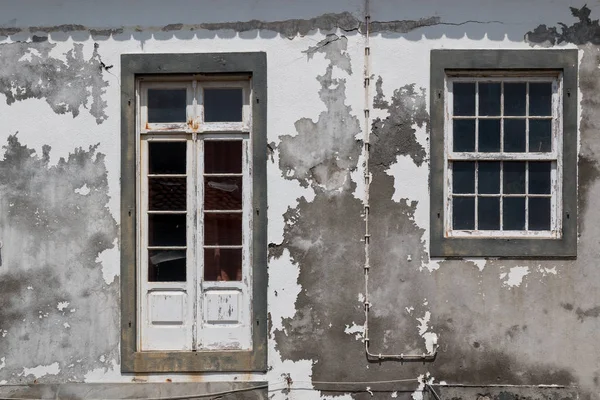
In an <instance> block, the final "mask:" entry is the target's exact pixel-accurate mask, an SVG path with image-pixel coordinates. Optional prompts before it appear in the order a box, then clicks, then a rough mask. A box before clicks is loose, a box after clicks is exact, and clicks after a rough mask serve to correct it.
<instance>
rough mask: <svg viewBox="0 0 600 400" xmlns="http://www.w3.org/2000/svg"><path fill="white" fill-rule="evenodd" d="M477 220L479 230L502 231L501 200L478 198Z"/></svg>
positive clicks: (496, 198)
mask: <svg viewBox="0 0 600 400" xmlns="http://www.w3.org/2000/svg"><path fill="white" fill-rule="evenodd" d="M477 201H479V204H478V208H477V220H478V224H479V226H478V227H477V229H479V230H484V231H487V230H492V231H493V230H499V229H500V198H498V197H478V198H477Z"/></svg>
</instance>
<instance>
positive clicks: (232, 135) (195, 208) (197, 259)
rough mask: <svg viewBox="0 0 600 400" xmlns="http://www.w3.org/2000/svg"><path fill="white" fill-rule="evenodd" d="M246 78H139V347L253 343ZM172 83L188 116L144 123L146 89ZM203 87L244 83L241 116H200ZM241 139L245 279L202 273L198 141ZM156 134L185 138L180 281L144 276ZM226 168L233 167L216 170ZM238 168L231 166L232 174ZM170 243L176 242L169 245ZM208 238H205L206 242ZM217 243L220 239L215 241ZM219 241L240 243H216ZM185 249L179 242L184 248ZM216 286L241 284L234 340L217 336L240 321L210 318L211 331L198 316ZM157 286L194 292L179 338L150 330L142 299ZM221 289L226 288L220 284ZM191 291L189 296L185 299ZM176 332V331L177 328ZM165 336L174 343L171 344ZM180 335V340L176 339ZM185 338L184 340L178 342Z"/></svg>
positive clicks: (176, 348) (237, 288)
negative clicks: (220, 278) (183, 261)
mask: <svg viewBox="0 0 600 400" xmlns="http://www.w3.org/2000/svg"><path fill="white" fill-rule="evenodd" d="M251 87H252V85H251V81H250V78H249V76H245V75H240V76H231V75H229V76H205V75H186V76H169V77H166V76H157V77H153V76H146V77H142V78H138V79H137V80H136V97H137V101H136V104H138V105H139V107H138V110H137V112H136V154H138V158H137V162H136V171H137V172H136V174H137V179H136V192H137V196H136V199H137V200H136V202H137V207H136V209H137V210H138V213H137V216H136V218H137V224H138V226H139V227H140V229H138V230H137V233H136V240H137V246H136V248H137V260H138V263H137V267H136V268H137V277H138V278H137V279H138V282H137V285H136V287H137V294H136V296H137V304H138V305H139V306H138V307H137V310H136V312H137V320H138V321H141V322H142V323H140V324H139V325H138V329H137V332H136V335H137V346H138V349H140V350H141V351H163V350H174V351H211V350H215V351H218V350H252V347H253V343H252V323H251V320H252V312H253V310H252V295H253V293H252V284H251V282H252V281H253V279H252V259H253V256H252V243H253V229H252V226H253V221H252V218H253V215H252V168H251V163H252V157H251V154H252V141H251V134H250V132H251V127H252V112H251V107H250V104H249V99H250V98H252V91H251ZM156 88H160V89H177V88H185V89H186V91H187V95H186V99H187V101H186V116H187V117H186V121H182V122H176V123H149V122H148V107H147V104H148V89H156ZM205 88H241V89H242V96H243V99H244V101H243V106H242V121H241V122H206V123H205V122H203V119H204V118H203V116H204V109H203V101H202V99H203V91H204V89H205ZM210 140H219V141H228V140H232V141H241V142H242V187H243V190H242V194H243V198H242V210H241V213H242V245H241V248H242V280H241V281H235V280H231V281H226V282H222V281H214V282H213V281H210V282H208V281H206V282H205V281H203V278H202V277H203V276H204V270H203V256H204V249H205V246H204V244H203V235H204V229H203V225H202V220H203V214H204V208H203V198H204V196H203V190H204V185H203V183H204V180H203V178H204V171H203V166H204V162H203V161H204V157H203V154H204V153H203V146H204V143H205V142H206V141H210ZM152 141H158V142H173V141H176V142H186V143H187V151H186V153H187V154H186V156H187V160H186V164H187V165H186V176H187V210H186V213H187V227H186V238H187V245H186V246H185V248H184V249H185V250H186V256H187V270H186V281H185V282H149V281H148V252H147V250H148V237H147V233H148V228H147V226H146V222H145V218H144V216H145V213H148V212H149V211H148V204H147V201H148V186H147V183H148V171H147V169H146V168H147V165H148V153H149V152H148V143H149V142H152ZM218 175H219V176H224V177H226V176H229V175H231V174H218ZM237 175H239V174H236V176H237ZM168 247H169V248H172V247H173V246H168ZM208 247H210V246H206V248H208ZM213 247H217V246H213ZM218 247H220V248H227V247H236V248H239V247H240V246H218ZM182 249H183V248H182ZM208 290H212V291H214V292H219V291H220V292H223V291H228V293H232V291H239V292H240V293H241V294H242V299H243V301H242V304H238V306H239V307H240V313H241V317H242V320H243V321H242V324H241V325H243V326H242V327H241V328H242V329H243V331H244V334H243V335H241V336H240V337H239V339H240V340H239V342H237V343H236V344H235V345H231V346H229V347H228V346H227V345H226V346H223V345H222V341H221V339H222V337H227V336H228V335H229V336H231V330H235V329H238V328H240V324H235V325H232V326H229V325H228V324H226V323H221V324H219V323H218V322H217V323H215V324H212V326H216V327H217V328H219V329H218V330H216V331H214V332H211V333H210V334H208V332H209V331H210V330H209V329H204V326H205V325H206V321H204V320H203V317H202V316H206V315H208V309H207V305H206V304H207V302H208V301H207V299H206V298H205V297H204V293H206V291H208ZM152 291H154V292H157V293H162V292H165V291H171V292H181V293H184V292H186V293H191V295H190V296H187V298H188V301H187V302H186V304H185V305H184V309H185V310H187V311H186V312H187V315H188V316H189V315H191V316H193V320H192V321H186V322H185V324H184V325H185V327H184V329H180V330H179V336H180V337H179V338H178V339H177V340H174V339H176V338H175V337H173V335H174V333H175V330H170V331H168V330H165V331H163V332H159V333H158V334H157V335H155V336H154V337H152V338H150V337H148V333H149V332H150V331H151V329H149V328H148V326H147V324H145V323H144V321H149V312H150V306H149V304H148V303H147V301H146V298H145V297H146V293H147V292H152ZM223 293H226V292H223ZM189 299H191V300H193V301H189ZM175 336H177V335H175ZM165 343H175V345H174V346H173V347H170V346H169V345H165ZM177 343H179V344H177ZM181 343H183V345H181Z"/></svg>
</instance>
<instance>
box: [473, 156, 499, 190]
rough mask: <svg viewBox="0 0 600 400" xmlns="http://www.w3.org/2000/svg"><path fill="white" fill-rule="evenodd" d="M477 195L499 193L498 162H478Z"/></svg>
mask: <svg viewBox="0 0 600 400" xmlns="http://www.w3.org/2000/svg"><path fill="white" fill-rule="evenodd" d="M477 192H478V193H500V162H499V161H480V162H479V178H478V189H477Z"/></svg>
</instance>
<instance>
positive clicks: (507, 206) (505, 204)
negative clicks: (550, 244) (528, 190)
mask: <svg viewBox="0 0 600 400" xmlns="http://www.w3.org/2000/svg"><path fill="white" fill-rule="evenodd" d="M502 209H503V210H502V219H503V224H504V230H505V231H522V230H524V229H525V197H505V198H504V199H503V200H502Z"/></svg>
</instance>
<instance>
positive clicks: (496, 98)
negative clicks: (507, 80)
mask: <svg viewBox="0 0 600 400" xmlns="http://www.w3.org/2000/svg"><path fill="white" fill-rule="evenodd" d="M479 115H500V83H480V84H479Z"/></svg>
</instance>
